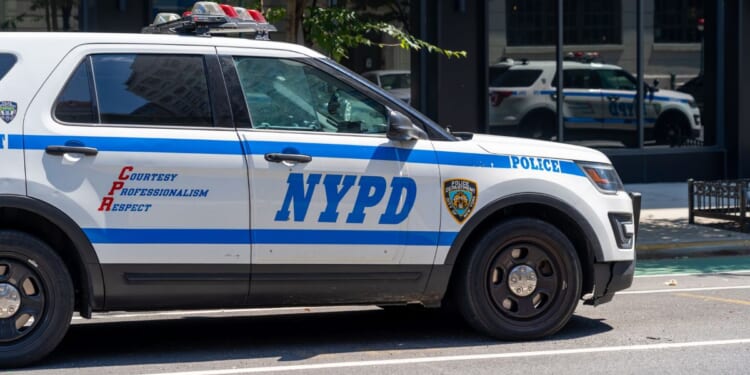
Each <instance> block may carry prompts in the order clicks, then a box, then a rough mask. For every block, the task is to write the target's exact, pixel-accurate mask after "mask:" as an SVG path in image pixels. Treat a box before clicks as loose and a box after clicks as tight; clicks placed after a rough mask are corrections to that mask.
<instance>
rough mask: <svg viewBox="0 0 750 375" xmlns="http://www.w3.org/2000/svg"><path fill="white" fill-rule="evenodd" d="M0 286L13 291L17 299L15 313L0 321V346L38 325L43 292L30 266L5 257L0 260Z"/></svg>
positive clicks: (42, 287) (42, 310)
mask: <svg viewBox="0 0 750 375" xmlns="http://www.w3.org/2000/svg"><path fill="white" fill-rule="evenodd" d="M0 285H5V286H10V287H12V288H14V289H15V291H16V292H17V293H18V296H19V297H20V306H19V308H18V310H17V311H16V312H15V313H13V314H12V315H11V316H9V317H5V318H2V319H0V343H12V342H14V341H17V340H20V339H21V338H23V337H25V336H26V335H28V334H29V333H31V331H33V330H34V328H36V326H37V325H39V322H41V320H42V316H43V314H44V308H45V302H46V301H45V289H44V286H43V283H42V279H41V277H40V276H39V274H38V273H37V272H36V270H35V269H34V268H33V267H31V266H30V265H28V264H26V263H23V262H21V261H18V260H15V259H7V258H0ZM6 314H7V312H6Z"/></svg>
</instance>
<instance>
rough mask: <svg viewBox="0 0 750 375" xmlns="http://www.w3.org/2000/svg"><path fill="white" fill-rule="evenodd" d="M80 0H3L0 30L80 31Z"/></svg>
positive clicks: (1, 2) (0, 8)
mask: <svg viewBox="0 0 750 375" xmlns="http://www.w3.org/2000/svg"><path fill="white" fill-rule="evenodd" d="M79 3H80V0H58V1H43V0H2V1H0V31H79V30H80V26H79V17H78V10H79Z"/></svg>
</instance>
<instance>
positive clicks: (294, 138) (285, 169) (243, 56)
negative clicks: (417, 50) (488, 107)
mask: <svg viewBox="0 0 750 375" xmlns="http://www.w3.org/2000/svg"><path fill="white" fill-rule="evenodd" d="M219 55H220V57H221V59H222V63H223V66H224V68H225V74H226V76H227V80H228V81H229V82H230V84H229V85H228V86H229V87H236V88H238V89H239V94H233V95H232V96H233V97H240V98H243V99H244V100H242V101H241V102H240V103H236V102H234V103H233V104H234V105H238V106H240V107H241V108H240V110H247V109H249V113H250V117H251V119H252V127H251V128H246V129H240V130H239V134H240V138H241V139H242V142H243V145H244V147H245V152H246V156H247V164H248V167H249V169H250V194H251V208H250V212H251V224H252V247H253V250H252V276H251V278H252V287H251V297H250V298H251V300H252V301H253V302H254V303H269V304H279V303H280V304H304V303H334V302H335V303H354V302H365V301H369V302H373V301H381V302H387V301H389V300H394V301H403V300H404V299H408V296H417V295H420V293H422V292H423V290H424V288H425V285H426V284H425V283H426V281H427V277H428V275H429V272H430V270H431V266H432V263H433V260H434V257H435V252H436V248H437V244H438V233H439V232H438V231H439V224H440V221H439V209H440V206H439V203H440V188H439V186H440V185H439V172H438V168H437V167H436V157H435V152H434V150H433V147H432V144H431V142H430V141H429V140H426V139H420V140H415V141H406V142H401V141H394V140H391V139H389V138H388V137H387V136H386V132H387V130H388V127H387V123H388V115H389V110H388V107H387V106H386V104H388V99H386V98H384V97H382V96H379V94H377V93H376V91H377V89H372V88H368V86H367V85H365V84H363V82H364V81H358V80H356V79H353V78H351V77H350V76H349V75H348V74H346V73H344V72H343V71H341V70H337V69H335V68H333V67H331V66H329V65H327V64H324V63H321V62H319V61H318V62H316V61H313V60H312V59H310V58H307V57H305V56H301V55H298V54H296V53H292V52H289V53H286V52H280V51H275V52H273V54H272V56H269V52H268V51H263V50H258V51H253V50H250V49H230V48H227V49H219ZM233 80H237V81H238V82H237V83H236V84H232V83H231V82H232V81H233ZM391 104H393V103H391ZM235 113H237V110H236V109H235ZM236 117H237V116H236Z"/></svg>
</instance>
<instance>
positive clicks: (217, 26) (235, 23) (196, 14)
mask: <svg viewBox="0 0 750 375" xmlns="http://www.w3.org/2000/svg"><path fill="white" fill-rule="evenodd" d="M272 31H276V27H274V26H273V25H271V24H269V23H268V21H266V19H265V17H263V15H262V14H261V13H260V12H259V11H257V10H254V9H245V8H242V7H233V6H230V5H227V4H217V3H215V2H212V1H198V2H196V3H195V4H194V5H193V8H192V9H191V10H190V11H186V12H184V13H183V14H182V16H180V15H179V14H176V13H159V14H157V15H156V17H155V18H154V22H153V23H152V24H151V25H149V26H146V27H144V28H143V29H142V30H141V32H143V33H146V34H182V35H212V34H231V33H255V34H256V36H255V38H256V39H265V40H268V39H269V38H268V33H269V32H272Z"/></svg>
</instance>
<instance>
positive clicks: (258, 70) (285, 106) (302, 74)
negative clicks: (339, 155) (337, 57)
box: [234, 57, 387, 133]
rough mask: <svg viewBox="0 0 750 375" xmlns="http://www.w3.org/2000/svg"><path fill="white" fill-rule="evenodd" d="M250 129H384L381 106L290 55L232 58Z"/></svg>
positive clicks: (343, 130)
mask: <svg viewBox="0 0 750 375" xmlns="http://www.w3.org/2000/svg"><path fill="white" fill-rule="evenodd" d="M234 61H235V67H236V69H237V74H238V76H239V79H240V85H241V86H242V91H243V93H244V95H245V101H246V102H247V106H248V109H249V111H250V116H251V118H252V122H253V127H254V128H256V129H276V130H297V131H325V132H337V133H385V132H386V130H387V117H386V109H385V106H383V105H382V104H380V103H378V102H376V101H375V100H373V99H371V98H369V97H367V96H366V95H364V94H362V93H361V92H359V91H357V90H356V89H354V88H353V87H351V86H349V85H348V84H346V83H344V82H342V81H340V80H338V79H336V78H334V77H332V76H331V75H329V74H327V73H325V72H322V71H320V70H318V69H316V68H313V67H311V66H309V65H306V64H303V63H301V62H298V61H294V60H287V59H277V58H262V57H235V58H234Z"/></svg>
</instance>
